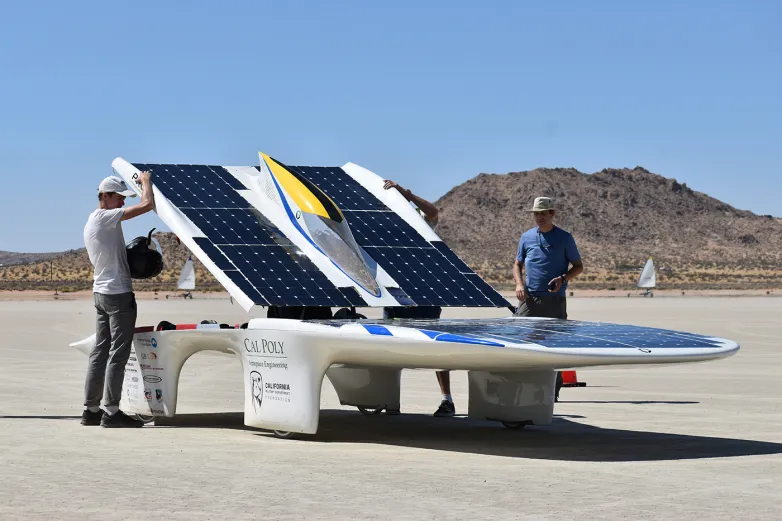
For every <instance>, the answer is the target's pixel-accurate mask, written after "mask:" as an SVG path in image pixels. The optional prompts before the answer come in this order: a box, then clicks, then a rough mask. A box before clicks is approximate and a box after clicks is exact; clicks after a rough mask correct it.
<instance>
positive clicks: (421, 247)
mask: <svg viewBox="0 0 782 521" xmlns="http://www.w3.org/2000/svg"><path fill="white" fill-rule="evenodd" d="M286 168H288V169H290V170H292V171H295V172H296V173H298V174H299V175H301V176H303V177H305V178H306V179H308V180H309V181H311V182H312V183H313V184H315V185H316V186H318V187H319V188H320V189H321V190H323V192H324V193H325V194H326V195H328V196H329V197H330V198H331V199H332V200H333V201H334V202H335V203H336V205H337V206H338V207H339V208H340V209H341V210H342V213H343V214H344V215H345V219H346V220H347V222H348V224H349V225H350V229H351V231H352V232H353V237H354V238H355V239H356V243H357V244H358V245H359V246H361V247H362V248H363V249H364V250H365V251H366V252H367V253H368V254H369V255H370V256H371V257H372V258H373V259H374V260H375V261H376V262H377V263H378V264H379V265H380V266H382V267H383V269H385V270H386V272H388V274H389V275H391V277H393V278H394V280H395V281H396V282H397V283H398V284H399V286H400V288H401V289H402V290H403V291H404V293H405V294H406V295H407V296H408V297H409V299H410V300H411V301H412V302H415V304H417V305H419V306H475V307H489V306H494V307H505V306H507V305H508V303H507V301H506V300H505V299H504V298H503V297H502V296H500V295H499V294H498V293H497V292H496V291H495V290H494V289H493V288H492V287H491V286H489V284H487V283H486V282H485V281H484V280H483V279H481V278H480V277H479V276H478V275H477V274H476V273H475V272H473V270H471V269H470V268H469V267H468V266H467V265H466V264H465V263H464V262H462V261H461V260H460V259H459V258H458V257H457V256H456V254H455V253H454V252H453V251H451V250H450V249H449V248H448V247H447V246H446V245H445V244H444V243H442V242H440V241H436V242H433V243H429V242H428V241H427V240H426V239H424V238H423V237H422V236H421V234H419V233H418V232H417V231H416V230H415V228H413V227H412V226H410V225H409V224H408V223H407V222H406V221H405V220H404V219H402V218H401V217H400V216H399V215H398V214H397V213H396V212H394V211H392V210H391V209H389V208H388V207H387V206H386V205H385V204H383V203H382V202H381V201H380V200H379V199H378V198H377V197H375V196H374V195H372V194H371V193H370V192H369V191H368V190H367V189H366V188H364V187H363V186H361V185H360V184H359V183H358V182H357V181H356V180H354V179H353V178H352V177H350V176H349V175H348V174H347V173H346V172H345V171H344V170H342V169H341V168H338V167H295V166H286Z"/></svg>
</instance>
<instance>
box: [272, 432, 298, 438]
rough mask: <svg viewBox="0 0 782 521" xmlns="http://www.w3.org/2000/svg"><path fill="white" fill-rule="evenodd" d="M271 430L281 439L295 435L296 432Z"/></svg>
mask: <svg viewBox="0 0 782 521" xmlns="http://www.w3.org/2000/svg"><path fill="white" fill-rule="evenodd" d="M273 432H274V435H275V436H276V437H277V438H280V439H283V440H289V439H291V438H293V437H294V436H295V435H296V433H294V432H290V431H273Z"/></svg>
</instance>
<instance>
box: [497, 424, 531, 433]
mask: <svg viewBox="0 0 782 521" xmlns="http://www.w3.org/2000/svg"><path fill="white" fill-rule="evenodd" d="M500 423H502V425H503V426H504V427H506V428H508V429H511V430H514V431H516V430H521V429H523V428H524V427H526V426H527V422H500Z"/></svg>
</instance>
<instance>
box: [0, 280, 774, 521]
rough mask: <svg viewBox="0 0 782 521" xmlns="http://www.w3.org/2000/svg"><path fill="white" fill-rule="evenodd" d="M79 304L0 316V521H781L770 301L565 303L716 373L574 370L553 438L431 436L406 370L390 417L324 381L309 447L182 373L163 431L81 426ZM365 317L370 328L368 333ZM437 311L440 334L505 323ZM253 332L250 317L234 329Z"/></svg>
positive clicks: (177, 307)
mask: <svg viewBox="0 0 782 521" xmlns="http://www.w3.org/2000/svg"><path fill="white" fill-rule="evenodd" d="M84 297H85V295H69V296H68V297H67V298H65V299H59V300H54V299H53V298H52V297H51V294H50V293H47V294H39V295H37V296H36V295H31V294H29V293H25V294H24V295H23V294H21V293H15V294H5V295H4V296H3V297H2V298H0V327H2V331H3V333H2V335H0V519H3V520H14V519H79V520H85V519H101V520H109V519H146V518H154V519H188V520H207V519H220V520H239V519H438V520H439V519H550V520H564V519H579V520H590V519H610V520H620V519H622V520H624V519H705V518H708V519H716V520H721V519H725V520H728V519H730V520H736V519H742V520H743V519H746V520H766V519H767V520H772V519H773V520H776V519H779V517H780V514H779V512H780V511H782V488H780V487H779V484H778V482H779V478H780V476H782V385H780V381H781V380H780V376H781V374H782V348H780V343H781V340H780V339H782V319H780V317H782V299H779V298H775V297H773V296H770V297H767V296H741V297H739V296H725V295H723V296H720V297H704V296H694V295H685V296H675V295H667V296H666V295H665V294H658V296H657V297H655V298H654V299H649V298H646V299H644V298H639V297H632V298H626V297H624V298H593V297H587V296H583V295H576V296H575V297H573V298H571V299H570V300H569V312H570V318H572V319H583V320H601V321H607V322H618V323H633V324H638V325H649V326H655V327H664V328H669V329H678V330H683V331H690V332H694V333H703V334H708V335H714V336H722V337H725V338H730V339H732V340H736V341H738V342H739V343H740V344H741V346H742V349H741V351H740V352H739V353H738V354H737V355H736V356H734V357H731V358H728V359H726V360H721V361H716V362H709V363H703V364H695V365H679V366H665V367H658V368H640V369H628V368H621V369H610V370H581V371H579V372H578V376H579V380H582V381H585V382H587V384H588V385H587V387H584V388H574V389H563V391H562V396H561V398H562V401H561V402H560V403H558V404H557V406H556V408H555V420H554V422H553V423H552V424H551V425H550V426H546V427H528V428H526V429H524V430H521V431H511V430H508V429H505V428H503V427H502V426H500V425H499V424H496V423H492V422H482V421H475V420H470V419H467V418H466V417H464V415H465V414H466V412H467V383H466V375H465V374H464V373H463V372H454V373H453V376H452V379H453V387H454V398H455V401H456V408H457V414H458V415H461V416H457V417H456V418H452V419H439V418H433V417H432V416H431V413H432V412H433V411H434V410H435V408H436V407H437V405H438V403H439V400H440V396H439V390H438V387H437V383H436V381H435V377H434V374H433V373H432V372H431V371H405V372H404V373H403V382H402V413H403V414H402V415H401V416H385V415H379V416H372V417H365V416H362V415H361V414H360V413H359V412H357V411H356V410H355V409H351V408H346V407H341V406H340V405H339V402H338V400H337V397H336V394H335V393H334V391H333V389H332V388H331V386H330V384H329V383H328V381H325V382H324V389H323V390H324V392H323V398H322V414H321V424H320V430H319V432H318V434H317V435H314V436H304V437H302V438H300V439H294V440H281V439H277V438H274V437H272V436H271V435H269V434H268V433H266V432H264V431H260V430H254V429H250V428H246V427H244V426H243V424H242V415H241V412H240V411H241V410H242V400H243V390H242V383H241V371H240V366H239V363H238V360H235V359H233V358H231V357H228V356H225V355H220V354H216V353H215V354H210V353H202V354H198V355H196V356H195V357H193V358H192V359H191V360H190V361H189V362H188V363H187V364H186V365H185V367H184V370H183V373H182V379H181V384H180V399H179V412H180V413H181V414H180V415H179V416H178V417H177V418H175V419H174V420H172V421H171V422H170V424H169V425H167V426H151V425H148V426H145V427H144V428H142V429H129V430H109V429H101V428H97V427H82V426H80V425H79V415H80V413H81V402H82V386H83V378H84V372H85V367H86V359H85V357H84V356H83V355H82V354H81V353H78V352H76V351H75V350H73V349H70V348H69V347H68V343H69V342H73V341H75V340H80V339H82V338H84V337H85V336H87V335H89V334H91V332H92V330H93V320H94V317H93V308H92V305H91V302H90V300H89V299H88V298H84ZM378 313H379V310H370V311H369V313H368V314H369V315H370V316H378ZM508 314H509V313H508V312H507V311H506V310H453V309H449V310H446V312H445V314H444V316H447V317H465V316H473V317H476V316H507V315H508ZM250 315H253V316H262V315H263V311H262V310H260V309H258V311H257V312H254V313H251V314H250ZM247 318H248V314H246V313H245V312H244V311H243V310H241V309H240V308H239V307H238V306H236V305H231V303H230V301H229V300H228V299H227V298H224V297H221V296H220V295H210V296H209V298H198V296H197V297H196V299H194V300H192V301H190V300H188V301H182V300H165V299H163V298H159V299H158V300H154V297H153V296H149V295H148V296H146V297H145V298H142V299H140V302H139V320H138V325H145V324H148V325H152V324H156V323H157V322H158V321H160V320H163V319H165V320H169V321H172V322H197V321H201V320H203V319H214V320H218V321H220V322H228V323H238V322H244V321H246V320H247Z"/></svg>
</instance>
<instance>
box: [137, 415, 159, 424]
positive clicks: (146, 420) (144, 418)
mask: <svg viewBox="0 0 782 521" xmlns="http://www.w3.org/2000/svg"><path fill="white" fill-rule="evenodd" d="M134 416H135V418H136V419H137V420H141V421H143V422H144V425H146V424H148V423H153V422H154V421H155V417H154V416H147V415H145V414H135V415H134Z"/></svg>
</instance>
